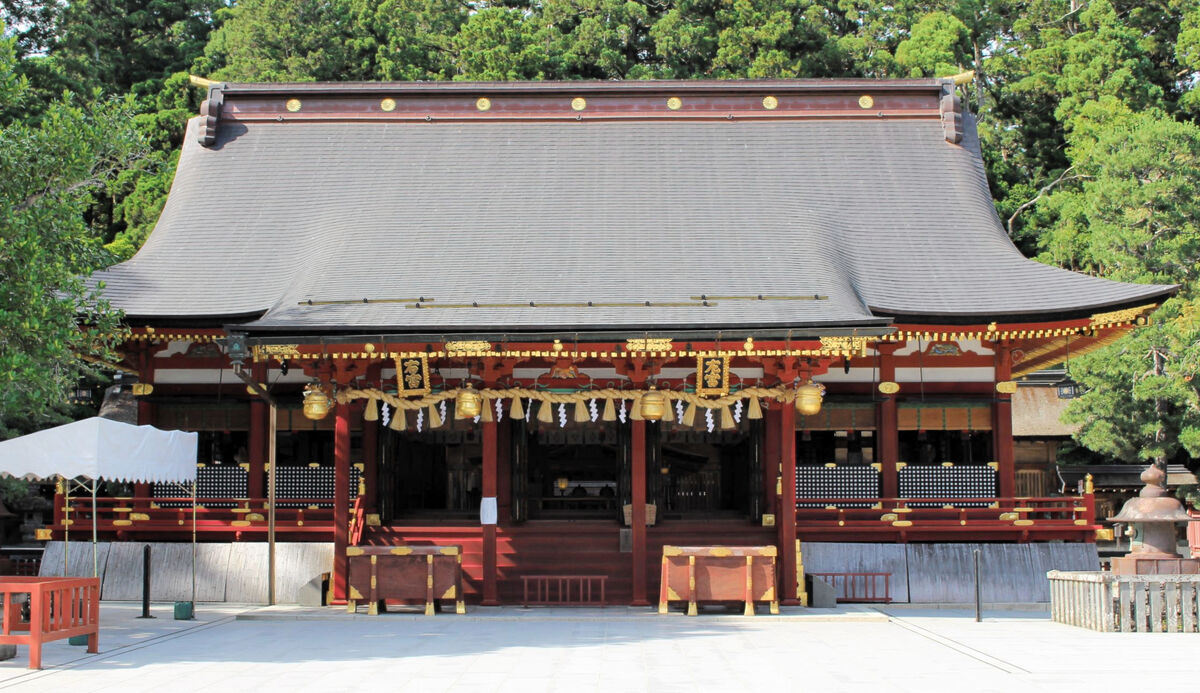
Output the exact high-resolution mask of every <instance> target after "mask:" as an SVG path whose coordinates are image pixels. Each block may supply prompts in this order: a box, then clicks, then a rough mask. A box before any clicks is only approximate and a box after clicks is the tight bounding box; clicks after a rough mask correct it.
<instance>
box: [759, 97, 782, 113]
mask: <svg viewBox="0 0 1200 693" xmlns="http://www.w3.org/2000/svg"><path fill="white" fill-rule="evenodd" d="M762 105H763V108H765V109H767V110H768V111H773V110H775V109H776V108H778V107H779V99H777V98H775V97H774V96H764V97H763V100H762Z"/></svg>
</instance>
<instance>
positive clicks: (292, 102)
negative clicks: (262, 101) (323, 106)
mask: <svg viewBox="0 0 1200 693" xmlns="http://www.w3.org/2000/svg"><path fill="white" fill-rule="evenodd" d="M284 106H285V107H286V108H287V109H288V110H289V111H291V112H292V113H295V112H296V111H298V110H300V106H301V104H300V99H288V100H287V103H285V104H284Z"/></svg>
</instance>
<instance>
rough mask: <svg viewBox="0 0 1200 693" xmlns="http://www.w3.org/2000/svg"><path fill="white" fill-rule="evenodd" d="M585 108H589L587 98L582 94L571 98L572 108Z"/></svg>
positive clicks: (576, 109) (579, 109)
mask: <svg viewBox="0 0 1200 693" xmlns="http://www.w3.org/2000/svg"><path fill="white" fill-rule="evenodd" d="M585 108H587V99H585V98H583V97H582V96H577V97H575V98H573V99H571V109H572V110H575V111H582V110H583V109H585Z"/></svg>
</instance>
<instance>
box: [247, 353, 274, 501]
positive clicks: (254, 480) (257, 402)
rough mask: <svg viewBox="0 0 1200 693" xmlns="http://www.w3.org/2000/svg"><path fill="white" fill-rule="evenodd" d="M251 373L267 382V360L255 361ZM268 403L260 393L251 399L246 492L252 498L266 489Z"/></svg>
mask: <svg viewBox="0 0 1200 693" xmlns="http://www.w3.org/2000/svg"><path fill="white" fill-rule="evenodd" d="M250 372H251V375H252V377H253V378H254V382H256V383H265V382H267V364H266V362H265V361H264V362H259V363H255V364H254V365H253V366H252V367H251V371H250ZM269 419H270V417H269V412H268V411H267V403H266V402H264V401H263V399H262V398H261V397H259V396H258V395H252V396H251V399H250V442H249V446H248V447H249V448H250V449H249V450H247V452H248V453H249V462H250V468H249V469H248V470H247V472H246V492H247V494H248V495H249V496H250V497H251V498H263V497H265V496H266V495H267V494H266V491H265V489H264V488H263V482H264V479H263V471H264V468H263V465H264V464H265V463H266V461H267V435H268V432H267V429H268V428H269V427H270V425H271V422H270V420H269Z"/></svg>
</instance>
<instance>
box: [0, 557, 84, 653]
mask: <svg viewBox="0 0 1200 693" xmlns="http://www.w3.org/2000/svg"><path fill="white" fill-rule="evenodd" d="M21 594H27V595H29V622H28V623H23V622H22V621H21V605H20V604H19V603H18V601H17V600H16V597H17V596H18V595H21ZM0 604H3V606H4V620H3V622H4V629H3V633H2V634H0V643H3V644H5V645H28V646H29V668H30V669H41V668H42V644H43V643H47V642H50V641H51V640H62V639H63V638H71V637H74V636H76V635H86V636H88V644H87V651H88V652H97V651H98V647H99V645H100V579H99V578H54V577H16V576H4V577H0Z"/></svg>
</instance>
